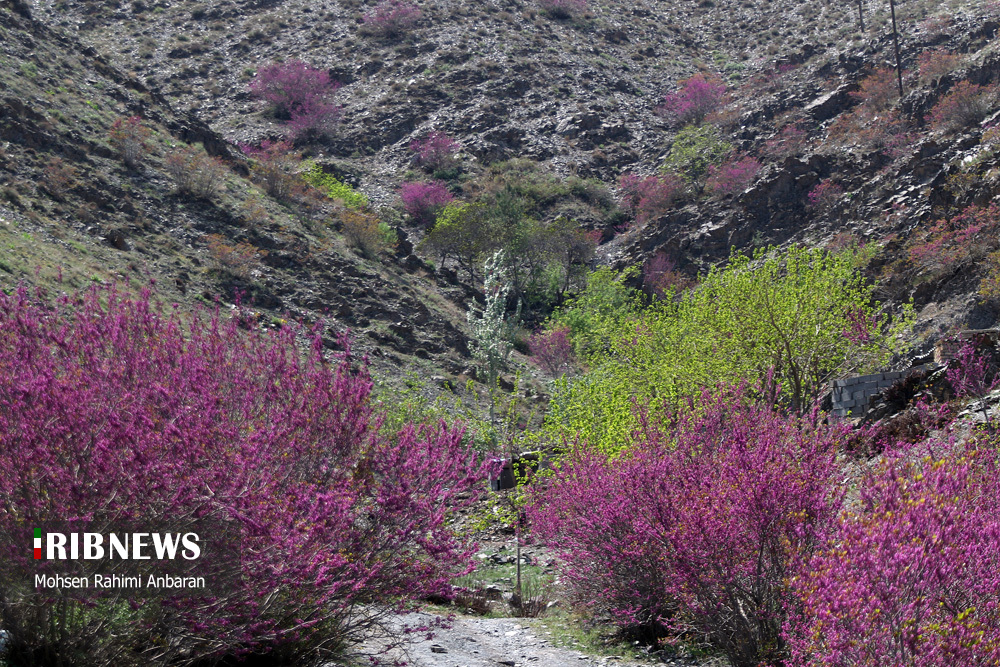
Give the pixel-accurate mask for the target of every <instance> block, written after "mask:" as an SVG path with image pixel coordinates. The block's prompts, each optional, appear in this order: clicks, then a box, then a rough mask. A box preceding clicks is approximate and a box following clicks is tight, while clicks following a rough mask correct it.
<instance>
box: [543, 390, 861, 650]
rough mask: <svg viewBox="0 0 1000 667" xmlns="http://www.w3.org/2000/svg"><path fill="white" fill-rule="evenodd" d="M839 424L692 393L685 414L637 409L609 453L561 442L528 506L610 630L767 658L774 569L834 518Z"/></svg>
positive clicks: (775, 627) (774, 620)
mask: <svg viewBox="0 0 1000 667" xmlns="http://www.w3.org/2000/svg"><path fill="white" fill-rule="evenodd" d="M661 423H662V424H663V426H662V427H660V426H658V424H661ZM667 424H669V426H667ZM661 428H662V430H661ZM844 432H845V431H844V430H841V429H840V428H829V427H813V426H812V424H811V423H810V422H809V421H808V420H799V419H796V418H790V417H785V416H782V415H780V414H778V413H776V412H773V411H771V410H770V409H769V408H767V407H762V406H760V405H755V404H753V403H752V402H751V400H750V396H749V392H748V391H746V389H744V388H741V389H727V390H722V391H720V392H719V393H718V394H717V395H715V396H709V395H707V394H706V395H704V396H703V398H702V401H701V407H700V408H699V409H698V410H691V411H687V410H685V411H683V412H680V413H675V414H671V415H669V416H666V418H665V419H663V420H662V422H660V421H655V418H653V417H650V418H648V419H644V420H643V427H642V429H641V430H640V431H639V432H638V433H637V441H636V442H634V444H633V445H632V446H631V447H630V448H629V449H628V450H626V451H623V452H622V453H621V455H619V456H617V457H615V458H614V459H612V460H610V461H609V460H608V459H607V458H606V457H605V456H604V455H603V454H599V453H595V451H594V450H592V449H589V448H586V447H583V448H578V449H577V450H575V451H574V452H572V453H571V454H570V455H569V456H568V457H567V459H565V460H564V461H563V464H562V466H561V467H560V469H559V471H558V472H556V473H555V475H554V477H553V479H552V481H551V483H550V484H549V485H548V487H547V488H545V490H544V494H543V493H541V492H538V493H536V495H535V496H534V498H533V502H532V503H531V504H530V506H529V516H530V518H531V520H532V525H533V526H534V530H535V531H536V533H537V535H538V536H539V538H540V539H542V540H544V541H545V542H546V543H547V544H549V545H550V546H552V547H554V548H555V549H556V550H557V551H558V553H559V554H560V556H561V558H562V559H563V561H564V562H565V566H564V574H565V577H566V580H567V581H568V582H569V584H570V586H571V588H572V589H573V592H574V594H575V595H576V596H577V597H578V598H579V599H580V600H581V601H582V602H584V603H585V604H587V605H592V606H595V607H597V608H598V609H599V610H601V611H603V612H606V613H608V614H610V615H611V618H612V620H613V622H614V623H615V624H617V625H619V626H620V627H623V628H629V627H632V628H635V627H636V626H638V627H640V628H642V627H644V628H647V629H653V630H654V631H655V630H657V629H659V631H660V633H663V632H664V631H666V632H668V633H669V634H671V635H673V636H674V637H675V638H678V637H681V636H684V637H687V638H689V639H692V638H693V639H701V638H704V639H705V640H707V641H708V642H709V643H710V644H711V645H712V646H713V647H714V648H716V649H717V650H719V651H721V652H723V653H724V654H725V655H726V657H727V658H728V659H729V661H730V663H731V664H732V665H734V666H735V667H757V666H758V665H760V664H776V663H773V662H765V661H769V660H775V659H780V658H781V657H782V648H783V640H782V634H781V631H782V625H783V618H784V613H785V605H786V603H787V602H788V596H787V594H786V589H785V586H784V581H785V576H786V574H787V573H788V572H789V569H790V566H791V564H792V562H793V560H792V558H793V555H794V554H796V553H802V552H808V550H809V549H810V548H811V546H812V544H813V542H814V540H815V539H816V536H817V535H818V534H821V533H822V531H823V529H824V527H825V526H826V525H827V524H828V523H829V522H830V521H832V520H833V519H834V518H835V513H836V508H837V502H836V501H837V496H836V494H835V493H834V492H833V490H832V483H831V482H832V478H833V474H834V473H835V472H836V470H837V468H836V466H835V457H836V452H837V443H838V441H839V440H840V439H841V438H842V437H843V435H844Z"/></svg>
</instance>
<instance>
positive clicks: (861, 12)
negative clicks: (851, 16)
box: [858, 0, 865, 33]
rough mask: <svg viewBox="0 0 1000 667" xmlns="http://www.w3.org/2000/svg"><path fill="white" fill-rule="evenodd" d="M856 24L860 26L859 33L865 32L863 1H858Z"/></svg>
mask: <svg viewBox="0 0 1000 667" xmlns="http://www.w3.org/2000/svg"><path fill="white" fill-rule="evenodd" d="M858 22H859V23H860V24H861V32H862V33H864V31H865V6H864V0H858Z"/></svg>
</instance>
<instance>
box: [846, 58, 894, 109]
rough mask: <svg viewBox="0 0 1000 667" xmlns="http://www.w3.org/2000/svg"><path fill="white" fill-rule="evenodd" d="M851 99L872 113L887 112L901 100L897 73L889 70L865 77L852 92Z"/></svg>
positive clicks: (882, 70)
mask: <svg viewBox="0 0 1000 667" xmlns="http://www.w3.org/2000/svg"><path fill="white" fill-rule="evenodd" d="M850 95H851V97H853V98H854V99H856V100H858V101H860V102H861V103H862V104H864V105H865V107H867V108H868V109H869V110H870V111H885V110H886V109H888V108H889V107H891V106H892V105H893V104H895V103H896V101H897V100H898V99H899V82H898V81H897V80H896V71H895V70H892V69H888V68H881V69H877V70H875V72H873V73H872V74H871V75H869V76H867V77H865V78H864V79H863V80H862V81H861V84H860V85H859V87H858V90H856V91H854V92H852V93H851V94H850Z"/></svg>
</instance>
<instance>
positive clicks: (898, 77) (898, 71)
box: [889, 0, 903, 99]
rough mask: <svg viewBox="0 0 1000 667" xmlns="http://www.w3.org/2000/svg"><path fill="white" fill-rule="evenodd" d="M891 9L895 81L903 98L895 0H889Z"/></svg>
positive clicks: (900, 96)
mask: <svg viewBox="0 0 1000 667" xmlns="http://www.w3.org/2000/svg"><path fill="white" fill-rule="evenodd" d="M889 9H890V10H891V11H892V41H893V44H894V46H895V48H896V82H897V83H898V84H899V98H900V99H902V98H903V65H902V64H901V62H900V60H899V31H897V30H896V0H889Z"/></svg>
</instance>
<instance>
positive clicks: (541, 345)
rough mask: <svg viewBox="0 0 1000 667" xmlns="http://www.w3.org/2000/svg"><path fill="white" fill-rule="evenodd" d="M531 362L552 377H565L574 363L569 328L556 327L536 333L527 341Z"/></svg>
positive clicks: (574, 358)
mask: <svg viewBox="0 0 1000 667" xmlns="http://www.w3.org/2000/svg"><path fill="white" fill-rule="evenodd" d="M528 347H529V349H530V350H531V360H532V361H534V362H535V363H536V364H538V365H539V366H540V367H541V368H542V369H544V370H545V372H546V373H548V374H549V375H552V376H560V375H565V374H566V373H567V372H568V371H570V370H571V369H572V368H573V366H574V364H575V363H576V355H575V354H574V353H573V343H572V342H570V339H569V327H566V326H556V327H553V328H551V329H548V330H546V331H537V332H535V333H534V334H532V336H531V338H529V339H528Z"/></svg>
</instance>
